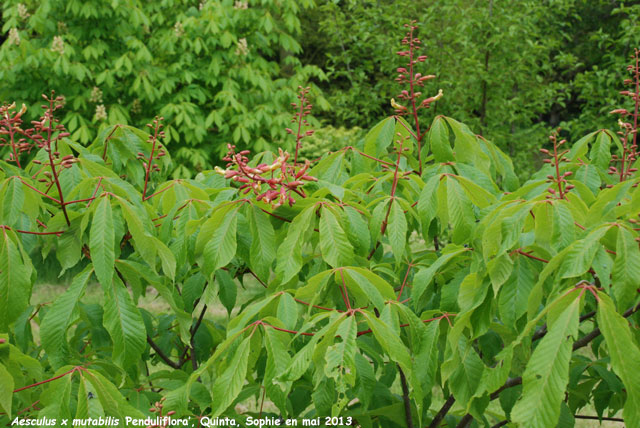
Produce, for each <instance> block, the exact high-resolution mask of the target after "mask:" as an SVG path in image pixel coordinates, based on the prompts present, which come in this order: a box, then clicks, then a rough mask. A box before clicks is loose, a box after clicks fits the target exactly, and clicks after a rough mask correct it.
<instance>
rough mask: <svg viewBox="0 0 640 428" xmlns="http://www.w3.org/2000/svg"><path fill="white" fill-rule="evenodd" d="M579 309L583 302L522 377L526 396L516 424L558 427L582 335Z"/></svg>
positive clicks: (567, 313) (543, 343)
mask: <svg viewBox="0 0 640 428" xmlns="http://www.w3.org/2000/svg"><path fill="white" fill-rule="evenodd" d="M576 294H577V293H576ZM579 310H580V299H574V301H573V302H572V303H570V304H569V306H568V307H567V308H566V309H565V310H564V311H563V312H562V313H561V314H560V315H559V316H558V317H557V318H556V319H555V322H554V323H553V324H552V325H551V326H550V327H549V331H548V332H547V334H546V335H545V336H544V337H543V338H542V339H541V340H540V343H539V344H538V346H537V347H536V349H535V350H534V351H533V354H532V355H531V359H530V360H529V363H528V364H527V367H526V369H525V371H524V374H523V375H522V385H523V391H522V397H521V398H520V400H519V401H518V402H517V403H516V405H515V406H514V407H513V410H512V412H511V416H512V419H513V422H515V423H519V424H521V425H522V426H527V427H532V428H536V427H540V428H546V427H551V426H556V424H557V422H558V418H559V417H560V404H561V403H562V400H563V399H564V396H565V391H566V388H567V384H568V383H569V361H570V359H571V352H572V347H573V341H574V339H575V338H576V336H577V335H578V317H579V315H580V312H579Z"/></svg>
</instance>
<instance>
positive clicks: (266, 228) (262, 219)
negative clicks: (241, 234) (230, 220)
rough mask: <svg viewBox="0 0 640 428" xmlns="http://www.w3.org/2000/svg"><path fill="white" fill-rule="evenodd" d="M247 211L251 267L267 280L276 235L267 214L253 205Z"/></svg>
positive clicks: (273, 256)
mask: <svg viewBox="0 0 640 428" xmlns="http://www.w3.org/2000/svg"><path fill="white" fill-rule="evenodd" d="M248 211H249V212H248V217H249V225H250V227H251V237H252V241H251V249H250V253H249V254H250V261H251V268H252V270H253V271H254V272H255V273H256V275H258V276H259V277H260V278H262V279H263V280H268V279H269V272H270V271H271V264H272V263H273V260H274V259H275V258H276V247H277V245H276V235H275V232H274V230H273V226H272V225H271V221H270V220H269V218H268V217H267V214H264V213H263V212H262V211H261V210H260V209H259V208H258V207H256V206H253V205H251V206H250V209H249V210H248Z"/></svg>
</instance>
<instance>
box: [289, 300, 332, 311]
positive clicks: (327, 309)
mask: <svg viewBox="0 0 640 428" xmlns="http://www.w3.org/2000/svg"><path fill="white" fill-rule="evenodd" d="M293 300H295V301H296V302H298V303H302V304H303V305H307V306H311V307H312V308H316V309H322V310H324V311H338V312H344V311H341V310H340V309H332V308H325V307H324V306H318V305H312V304H311V303H308V302H304V301H302V300H300V299H296V298H295V297H294V298H293Z"/></svg>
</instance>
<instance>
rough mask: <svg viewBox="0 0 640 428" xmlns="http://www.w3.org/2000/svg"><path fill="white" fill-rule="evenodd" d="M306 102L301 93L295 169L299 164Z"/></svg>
mask: <svg viewBox="0 0 640 428" xmlns="http://www.w3.org/2000/svg"><path fill="white" fill-rule="evenodd" d="M304 102H305V96H304V93H303V92H302V91H301V92H300V111H299V112H298V133H297V134H296V154H295V156H294V158H293V166H294V167H295V166H296V165H297V164H298V150H299V149H300V140H302V136H301V135H300V131H302V117H303V115H304Z"/></svg>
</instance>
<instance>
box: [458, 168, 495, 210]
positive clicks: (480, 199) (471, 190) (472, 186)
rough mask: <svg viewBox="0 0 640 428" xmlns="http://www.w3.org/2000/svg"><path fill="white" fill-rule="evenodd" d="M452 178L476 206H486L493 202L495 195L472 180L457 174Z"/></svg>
mask: <svg viewBox="0 0 640 428" xmlns="http://www.w3.org/2000/svg"><path fill="white" fill-rule="evenodd" d="M454 178H455V179H456V181H458V183H459V184H460V186H461V187H462V189H464V192H465V193H466V195H467V197H468V198H469V199H470V200H471V202H472V203H473V204H474V205H475V206H477V207H478V208H486V207H488V206H489V205H492V204H493V203H495V201H496V197H495V196H493V195H492V194H491V193H489V192H487V191H486V190H485V189H483V188H482V187H480V186H478V185H477V184H476V183H474V182H473V181H471V180H469V179H467V178H465V177H461V176H459V175H456V176H455V177H454Z"/></svg>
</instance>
